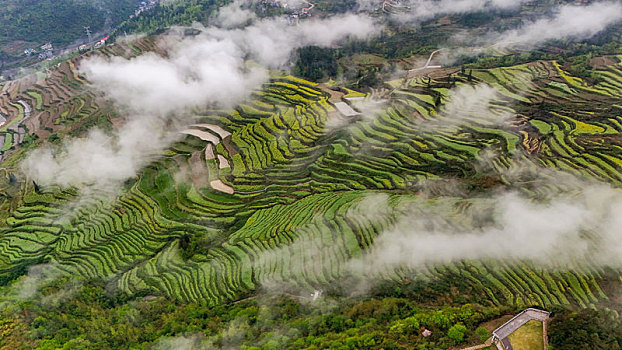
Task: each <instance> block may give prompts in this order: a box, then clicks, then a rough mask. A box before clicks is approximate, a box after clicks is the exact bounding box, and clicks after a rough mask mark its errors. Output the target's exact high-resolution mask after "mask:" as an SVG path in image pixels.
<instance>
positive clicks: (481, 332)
mask: <svg viewBox="0 0 622 350" xmlns="http://www.w3.org/2000/svg"><path fill="white" fill-rule="evenodd" d="M475 335H477V337H478V338H479V340H481V341H486V339H488V338H490V332H489V331H488V330H487V329H486V328H484V327H477V329H476V330H475Z"/></svg>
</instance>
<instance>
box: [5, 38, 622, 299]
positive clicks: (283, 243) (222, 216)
mask: <svg viewBox="0 0 622 350" xmlns="http://www.w3.org/2000/svg"><path fill="white" fill-rule="evenodd" d="M154 49H155V44H154V43H153V42H152V41H149V39H145V40H143V41H139V42H138V43H136V44H133V46H130V45H120V46H113V47H110V48H107V49H106V50H105V51H104V52H103V54H109V55H120V54H123V55H127V54H136V53H138V52H141V51H149V50H154ZM76 64H77V62H68V63H64V64H62V65H61V66H60V67H59V68H58V69H57V70H54V71H53V72H52V73H51V74H50V75H49V76H48V78H47V79H46V80H45V81H43V82H39V83H36V84H35V85H32V87H28V88H26V89H23V88H18V87H13V88H12V90H10V92H9V93H7V94H4V95H3V96H2V98H3V100H1V101H0V108H1V109H0V113H2V114H4V115H10V116H13V118H9V119H8V123H9V124H10V123H11V122H12V120H17V119H19V118H20V116H22V114H23V110H22V109H20V106H19V104H17V103H15V102H14V101H15V99H18V98H19V99H22V100H24V101H26V102H27V103H28V104H29V105H31V106H33V108H34V112H33V113H34V115H33V116H32V117H31V118H30V119H28V120H26V121H21V122H19V123H18V122H15V123H14V124H13V125H16V126H18V127H23V128H24V131H25V134H26V135H30V137H32V135H36V136H38V137H39V138H40V139H41V138H43V137H45V136H47V135H49V134H50V133H51V132H63V133H64V132H67V130H76V131H79V130H80V125H81V123H83V122H84V121H88V120H97V119H98V118H100V117H103V118H114V115H113V114H112V112H111V111H110V110H109V109H107V107H105V106H106V105H105V104H104V103H103V102H99V100H98V97H97V95H96V94H94V93H91V92H87V91H86V90H84V88H83V86H82V85H83V84H84V83H85V82H84V81H83V79H82V78H81V77H80V76H78V75H77V74H76V73H75V72H76V71H75V65H76ZM601 71H602V75H603V77H604V82H602V83H600V84H598V85H595V86H589V85H587V84H585V83H584V82H582V81H581V80H579V79H577V78H574V77H572V76H570V75H569V74H568V73H567V72H565V71H564V70H563V69H561V67H560V66H559V65H558V64H556V62H535V63H530V64H527V65H522V66H516V67H509V68H502V69H501V68H500V69H491V70H481V71H474V72H473V74H472V79H471V80H472V81H471V82H469V81H467V77H466V76H460V75H459V74H454V75H453V76H452V77H451V78H449V77H448V76H439V77H436V78H434V79H430V80H428V79H427V78H417V79H411V80H406V81H405V80H397V81H392V82H388V83H387V84H388V85H389V86H391V87H392V89H393V90H392V92H391V93H390V94H389V95H388V96H387V103H386V105H385V106H384V107H383V108H381V109H380V111H379V112H377V113H375V114H374V115H369V113H363V114H358V115H354V116H350V117H346V116H342V115H339V113H338V111H337V110H336V109H335V108H334V105H333V102H332V101H331V102H329V99H330V97H331V96H330V94H329V93H328V92H327V89H328V88H327V87H325V86H319V85H317V84H314V83H311V82H307V81H302V80H299V79H296V78H293V77H278V78H274V79H272V81H271V82H270V83H268V84H266V85H265V86H264V89H263V90H261V91H256V92H255V93H253V95H252V98H251V99H250V100H249V101H248V102H246V103H244V104H242V105H240V106H238V107H236V108H235V109H234V110H230V111H225V110H222V111H220V110H218V111H215V110H212V111H202V112H200V113H197V118H196V123H195V124H194V125H192V126H189V127H188V128H187V129H186V130H184V131H183V134H185V138H184V139H183V140H181V141H179V142H177V143H175V144H174V145H172V146H171V148H170V149H169V150H167V151H166V152H164V153H163V154H162V155H161V157H160V158H159V159H158V160H157V161H154V162H153V163H151V164H150V165H149V166H147V167H146V168H145V169H143V170H142V171H141V173H140V175H139V176H138V177H137V178H136V179H134V180H132V181H131V182H129V183H128V184H127V188H126V190H125V191H124V192H123V194H121V195H120V196H118V197H117V198H115V199H114V200H112V201H110V200H108V199H106V197H104V196H102V198H93V197H90V198H88V202H86V203H84V200H83V203H81V204H82V205H81V206H80V207H79V209H76V210H67V208H68V207H70V204H71V203H72V202H73V201H74V200H75V199H76V198H77V191H75V190H60V189H58V188H39V187H38V186H36V188H34V189H33V188H31V187H32V186H28V185H27V182H24V184H25V185H23V186H24V192H25V194H22V195H20V198H22V202H21V203H20V204H21V205H20V206H19V207H17V208H16V209H14V210H13V211H12V213H11V216H10V217H9V218H8V219H7V220H6V227H4V228H3V229H2V230H1V231H0V274H1V276H2V277H3V280H4V281H8V280H11V279H13V278H14V277H16V276H18V275H19V274H21V273H23V271H24V269H25V268H26V267H27V266H29V265H31V264H33V263H41V262H50V263H53V264H54V266H55V267H56V268H57V269H58V270H59V271H61V272H62V273H66V274H70V275H76V276H82V277H85V278H95V277H99V278H105V279H108V280H109V283H110V285H111V286H112V287H118V288H120V289H121V290H123V291H126V292H128V293H130V294H143V295H144V294H162V295H166V296H169V297H172V298H176V299H179V300H184V301H193V302H199V303H207V304H218V303H222V302H226V301H232V300H238V299H241V298H244V297H245V296H247V295H249V294H250V293H252V292H253V291H254V290H256V289H257V288H259V287H260V286H261V285H264V284H268V283H288V284H293V285H295V286H296V287H298V288H303V289H309V290H310V291H312V290H314V289H319V288H322V287H323V286H326V285H328V284H330V283H332V282H335V281H337V280H339V279H340V278H343V277H344V276H345V275H347V274H348V262H349V261H350V260H351V259H353V258H357V257H360V256H362V255H364V254H366V251H367V249H368V248H370V247H371V246H372V245H373V242H374V239H375V238H376V237H377V236H378V235H379V234H380V233H381V232H383V231H384V230H386V229H389V228H391V227H392V225H393V224H395V220H396V217H397V216H398V214H399V203H402V202H403V201H405V200H407V201H420V202H421V203H422V205H426V203H428V201H435V200H436V201H444V202H446V203H447V208H449V211H450V214H448V216H451V217H455V220H452V223H451V224H452V225H455V227H456V228H460V227H466V226H468V225H470V224H471V222H469V218H470V217H472V215H471V210H474V209H473V208H478V207H479V206H480V205H481V204H480V199H478V198H466V197H461V196H459V195H456V194H453V193H452V194H448V193H447V192H446V191H445V190H444V189H445V188H446V186H445V184H446V183H447V182H448V181H458V182H461V183H464V184H467V185H468V186H471V187H474V188H483V189H486V188H493V187H495V186H512V185H516V184H514V183H513V182H512V181H514V180H513V179H511V178H509V177H507V176H506V175H507V174H508V172H509V171H510V170H511V168H512V166H513V165H515V164H517V163H520V164H522V165H523V166H524V164H529V166H532V167H536V166H540V167H550V168H555V169H560V170H562V171H568V172H571V173H575V174H578V175H581V176H588V177H590V178H595V179H598V180H599V181H604V182H608V183H612V184H616V185H617V184H620V181H621V180H622V173H621V172H620V164H622V163H621V162H622V153H621V150H622V148H621V146H622V144H621V141H622V139H621V138H620V132H621V131H622V119H621V118H622V106H620V103H621V102H620V99H619V96H620V93H621V92H622V66H621V65H620V64H617V63H616V64H614V65H610V66H607V67H603V68H602V70H601ZM483 84H486V85H483ZM474 86H476V87H474ZM489 87H492V88H493V89H494V90H493V91H494V93H492V94H489V95H488V96H489V97H488V98H484V99H482V100H476V101H470V102H468V103H467V107H469V108H461V111H462V110H464V111H466V112H461V113H460V117H459V118H456V117H455V114H454V113H446V112H447V110H450V111H453V110H452V109H451V108H457V107H452V100H453V101H454V102H455V100H456V91H458V90H457V89H482V88H485V89H489ZM346 97H347V96H346ZM344 101H345V102H346V103H349V104H354V107H355V108H359V111H362V112H365V110H364V108H363V107H361V106H359V107H356V106H357V103H356V102H350V101H347V100H344ZM439 102H440V103H439ZM462 107H464V106H462ZM7 135H8V132H7ZM27 137H29V136H25V137H24V139H25V138H27ZM22 142H23V140H22ZM18 144H19V142H18ZM15 146H16V145H14V146H12V147H15ZM491 155H492V156H491ZM482 167H484V168H485V169H487V170H486V171H485V172H482V171H481V168H482ZM482 174H483V175H482ZM550 186H552V185H550ZM550 190H551V189H550V188H548V187H546V186H543V187H538V188H530V187H529V186H525V187H523V191H524V192H525V193H526V194H527V195H529V196H537V195H538V194H539V192H543V193H545V192H547V191H550ZM379 194H380V195H384V196H387V198H388V203H390V204H391V205H390V210H389V212H388V214H387V215H378V216H374V217H371V218H370V217H369V211H368V208H366V200H367V199H369V198H370V197H373V196H376V195H379ZM430 197H431V198H432V199H429V198H430ZM11 210H12V209H11ZM604 275H605V271H602V270H597V269H594V270H593V269H589V270H588V269H586V268H581V267H579V266H577V267H575V268H574V269H572V271H571V272H551V271H545V270H543V269H540V268H537V267H534V266H532V265H530V264H528V263H521V262H516V263H512V264H510V263H507V264H504V263H499V262H497V261H464V262H460V263H455V264H451V265H443V266H427V267H426V268H425V269H420V270H417V271H410V270H405V269H400V270H398V271H385V272H383V273H382V276H381V278H386V279H395V280H403V279H407V278H413V276H414V277H415V278H418V280H417V281H421V283H422V284H426V285H428V286H430V287H429V288H430V289H429V291H430V292H431V293H434V292H435V291H438V293H441V291H442V290H444V288H446V287H447V286H444V285H443V283H447V282H444V281H447V279H446V277H447V276H454V277H459V279H460V280H461V281H463V282H462V283H463V284H464V285H463V286H461V287H464V288H465V289H468V290H469V292H470V293H472V294H477V295H481V296H485V297H486V298H488V299H489V300H490V301H491V303H494V304H507V303H509V304H516V305H542V306H549V305H554V304H571V303H572V304H579V305H582V306H586V305H589V304H591V303H595V302H597V301H598V300H601V299H603V298H607V296H606V295H605V293H604V292H603V290H602V289H601V287H600V285H599V283H600V281H601V279H602V277H603V276H604Z"/></svg>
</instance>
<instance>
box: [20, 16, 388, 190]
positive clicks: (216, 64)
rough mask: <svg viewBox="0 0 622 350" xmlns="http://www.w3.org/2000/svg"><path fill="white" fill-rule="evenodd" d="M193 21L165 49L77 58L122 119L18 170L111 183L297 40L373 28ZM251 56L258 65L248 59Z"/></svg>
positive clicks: (231, 97) (259, 74) (223, 102)
mask: <svg viewBox="0 0 622 350" xmlns="http://www.w3.org/2000/svg"><path fill="white" fill-rule="evenodd" d="M195 28H197V29H200V30H202V33H201V34H199V35H197V36H195V37H190V38H182V37H181V36H179V35H169V36H166V37H165V38H164V39H162V42H161V45H160V46H163V47H165V48H166V51H167V53H166V55H165V56H162V55H158V54H156V53H145V54H143V55H141V56H138V57H134V58H130V59H127V58H123V57H112V58H105V57H100V56H96V57H93V58H90V59H87V60H85V61H83V62H81V65H80V71H81V73H83V74H84V75H85V76H86V77H87V79H88V80H89V82H91V83H92V85H93V87H94V88H95V89H97V90H100V91H102V92H103V93H104V94H105V95H106V96H107V97H108V98H110V99H111V100H112V101H113V102H114V103H115V104H116V106H118V107H121V112H122V113H123V114H126V115H127V120H128V121H127V123H126V124H125V125H123V126H122V127H121V128H120V129H119V130H115V131H114V132H113V133H112V135H105V134H104V133H103V132H101V131H98V130H92V131H91V132H90V133H89V134H88V135H87V136H86V137H85V138H77V139H69V140H67V141H66V142H65V143H64V145H63V146H62V147H61V148H60V149H55V148H51V147H44V148H42V149H38V150H35V151H34V152H32V153H31V154H30V155H29V156H28V158H27V159H26V160H25V161H24V162H23V163H22V169H23V171H24V172H25V173H26V174H27V175H28V176H29V177H30V178H32V179H33V180H34V181H36V182H38V183H41V184H59V185H61V186H80V187H84V186H93V185H94V186H95V187H103V186H104V187H108V188H110V187H114V186H117V185H118V184H119V183H120V182H122V181H124V180H125V179H128V178H130V177H132V176H134V175H135V174H136V173H137V172H138V170H139V169H140V168H142V167H143V166H145V165H146V164H147V163H148V162H149V161H151V160H153V158H154V156H157V154H158V152H160V151H161V150H163V149H164V148H166V147H167V146H168V145H169V144H170V142H171V141H172V140H175V139H176V134H177V132H176V131H177V130H178V127H180V124H181V125H183V124H189V123H191V122H192V121H191V115H192V111H193V110H196V109H201V108H208V107H219V108H229V107H232V106H234V105H236V104H238V103H240V102H241V101H243V100H244V99H245V98H246V97H247V96H248V94H249V92H250V91H252V90H254V89H259V88H261V85H262V84H263V83H264V82H265V81H267V79H268V73H267V69H266V68H265V67H267V68H276V67H281V66H283V65H284V64H286V63H287V62H288V59H289V58H290V56H291V55H292V51H293V50H295V49H296V48H299V47H302V46H305V45H321V46H327V45H332V44H335V43H338V42H339V41H341V40H343V39H345V38H347V37H350V36H353V37H357V38H362V37H367V36H369V35H373V34H374V33H376V32H377V31H378V30H379V27H378V26H376V25H375V24H374V23H373V21H372V20H371V19H370V18H368V17H357V16H354V15H346V16H338V17H333V18H327V19H317V20H316V19H314V20H309V21H305V22H303V23H301V24H300V25H298V26H293V25H290V24H289V23H287V21H285V20H281V19H276V20H268V21H260V22H258V23H256V24H253V25H251V26H248V27H246V28H244V29H235V30H226V29H221V28H215V27H209V28H203V27H198V26H197V27H195ZM249 58H250V59H253V60H255V61H257V62H259V63H260V64H261V65H263V66H258V65H257V64H256V63H249V61H248V59H249ZM171 125H172V126H171Z"/></svg>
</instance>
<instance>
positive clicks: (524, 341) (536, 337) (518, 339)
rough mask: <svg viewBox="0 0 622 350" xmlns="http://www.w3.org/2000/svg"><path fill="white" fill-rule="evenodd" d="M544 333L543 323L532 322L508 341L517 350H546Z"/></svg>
mask: <svg viewBox="0 0 622 350" xmlns="http://www.w3.org/2000/svg"><path fill="white" fill-rule="evenodd" d="M542 331H543V329H542V322H540V321H533V320H532V321H529V322H527V323H525V324H524V325H523V326H522V327H520V328H519V329H517V330H516V331H515V332H514V333H512V334H511V335H510V336H509V337H508V339H509V340H510V343H511V344H512V347H513V348H515V349H525V350H542V349H544V337H543V334H542Z"/></svg>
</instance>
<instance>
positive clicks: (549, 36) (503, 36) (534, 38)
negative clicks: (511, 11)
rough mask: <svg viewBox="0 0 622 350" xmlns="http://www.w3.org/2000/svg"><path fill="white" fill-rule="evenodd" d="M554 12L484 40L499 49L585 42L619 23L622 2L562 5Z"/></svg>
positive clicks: (621, 18) (621, 16) (621, 13)
mask: <svg viewBox="0 0 622 350" xmlns="http://www.w3.org/2000/svg"><path fill="white" fill-rule="evenodd" d="M555 12H556V13H555V15H554V16H553V17H551V18H542V19H539V20H536V21H531V22H527V23H525V24H524V25H522V26H521V27H519V28H516V29H512V30H509V31H506V32H502V33H496V34H493V35H492V36H491V37H490V38H488V39H487V40H488V41H489V42H493V43H496V45H498V46H500V47H512V46H515V45H518V46H528V47H535V46H539V45H541V44H543V43H545V42H547V41H550V40H555V39H571V40H581V39H587V38H590V37H592V36H594V35H596V34H597V33H599V32H601V31H603V30H604V29H605V28H607V27H608V26H610V25H612V24H614V23H616V22H620V21H621V20H622V3H620V2H618V1H604V2H596V3H593V4H590V5H588V6H577V5H565V6H561V7H559V8H558V9H557V10H556V11H555Z"/></svg>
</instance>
